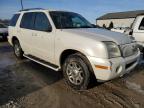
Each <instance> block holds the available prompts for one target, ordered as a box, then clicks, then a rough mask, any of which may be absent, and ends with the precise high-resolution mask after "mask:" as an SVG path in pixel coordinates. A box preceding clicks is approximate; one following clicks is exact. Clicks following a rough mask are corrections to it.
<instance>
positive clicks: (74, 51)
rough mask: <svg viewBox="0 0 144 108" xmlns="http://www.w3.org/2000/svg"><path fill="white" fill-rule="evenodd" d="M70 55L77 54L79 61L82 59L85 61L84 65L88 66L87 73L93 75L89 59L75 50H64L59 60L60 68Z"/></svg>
mask: <svg viewBox="0 0 144 108" xmlns="http://www.w3.org/2000/svg"><path fill="white" fill-rule="evenodd" d="M72 54H77V56H79V57H80V58H81V59H83V60H84V61H85V63H86V64H87V65H88V68H89V71H90V72H92V73H94V71H93V68H92V66H91V63H90V61H89V59H88V58H87V57H86V55H85V54H84V53H83V52H81V51H78V50H75V49H66V50H64V51H63V52H62V53H61V55H60V60H59V61H60V66H61V67H62V65H63V63H64V62H65V60H66V58H67V57H68V56H70V55H72Z"/></svg>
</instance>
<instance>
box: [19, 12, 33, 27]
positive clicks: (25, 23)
mask: <svg viewBox="0 0 144 108" xmlns="http://www.w3.org/2000/svg"><path fill="white" fill-rule="evenodd" d="M34 20H35V13H34V12H29V13H25V14H24V15H23V17H22V20H21V24H20V27H21V28H26V29H33V27H34Z"/></svg>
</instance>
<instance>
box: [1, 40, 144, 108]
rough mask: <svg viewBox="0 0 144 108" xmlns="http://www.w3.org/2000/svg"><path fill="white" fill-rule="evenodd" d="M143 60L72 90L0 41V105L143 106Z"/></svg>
mask: <svg viewBox="0 0 144 108" xmlns="http://www.w3.org/2000/svg"><path fill="white" fill-rule="evenodd" d="M143 82H144V62H143V61H140V64H139V65H138V66H137V67H136V69H135V70H134V71H132V72H131V73H130V74H128V75H125V76H123V77H122V78H117V79H115V80H112V81H109V82H105V83H103V84H96V82H95V80H93V82H92V83H91V85H90V87H89V89H88V90H86V91H81V92H78V91H74V90H72V89H71V88H70V87H69V86H68V85H67V84H65V82H64V79H63V75H62V72H55V71H53V70H50V69H48V68H46V67H43V66H41V65H39V64H37V63H34V62H32V61H29V60H27V59H24V60H21V61H20V60H17V59H16V58H15V56H14V54H13V51H12V48H11V47H10V45H9V44H8V43H7V42H0V108H144V83H143Z"/></svg>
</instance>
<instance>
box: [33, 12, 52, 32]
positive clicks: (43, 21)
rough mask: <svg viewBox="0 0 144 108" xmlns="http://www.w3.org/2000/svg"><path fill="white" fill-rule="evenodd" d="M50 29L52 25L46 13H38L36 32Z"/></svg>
mask: <svg viewBox="0 0 144 108" xmlns="http://www.w3.org/2000/svg"><path fill="white" fill-rule="evenodd" d="M49 28H51V25H50V23H49V21H48V18H47V16H46V15H45V14H44V13H37V14H36V19H35V30H39V31H48V29H49Z"/></svg>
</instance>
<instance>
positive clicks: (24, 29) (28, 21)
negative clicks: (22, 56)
mask: <svg viewBox="0 0 144 108" xmlns="http://www.w3.org/2000/svg"><path fill="white" fill-rule="evenodd" d="M34 21H35V13H34V12H27V13H24V14H23V16H22V19H21V22H20V28H19V29H18V35H19V39H20V42H21V45H22V48H23V50H24V52H25V53H26V54H35V53H36V52H35V46H34V45H35V43H34V39H33V36H32V33H33V28H34Z"/></svg>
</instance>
